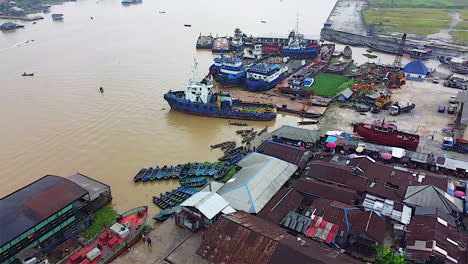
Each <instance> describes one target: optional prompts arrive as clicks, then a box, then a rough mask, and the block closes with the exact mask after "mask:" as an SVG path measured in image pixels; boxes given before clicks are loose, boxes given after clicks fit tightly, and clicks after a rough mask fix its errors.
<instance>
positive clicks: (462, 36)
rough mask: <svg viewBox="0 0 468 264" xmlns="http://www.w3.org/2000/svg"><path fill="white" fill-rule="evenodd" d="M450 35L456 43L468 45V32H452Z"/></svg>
mask: <svg viewBox="0 0 468 264" xmlns="http://www.w3.org/2000/svg"><path fill="white" fill-rule="evenodd" d="M450 35H452V37H453V39H455V42H456V43H458V44H464V45H466V44H468V31H456V30H452V31H451V32H450Z"/></svg>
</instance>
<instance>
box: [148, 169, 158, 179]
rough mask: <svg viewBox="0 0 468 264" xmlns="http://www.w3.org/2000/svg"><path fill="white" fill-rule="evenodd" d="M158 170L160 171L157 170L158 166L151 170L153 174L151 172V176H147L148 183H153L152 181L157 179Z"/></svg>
mask: <svg viewBox="0 0 468 264" xmlns="http://www.w3.org/2000/svg"><path fill="white" fill-rule="evenodd" d="M159 170H160V169H159V167H158V166H156V168H154V169H153V172H151V175H150V176H149V180H150V181H154V180H156V179H157V175H158V173H159Z"/></svg>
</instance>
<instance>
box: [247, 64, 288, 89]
mask: <svg viewBox="0 0 468 264" xmlns="http://www.w3.org/2000/svg"><path fill="white" fill-rule="evenodd" d="M287 71H288V66H287V65H280V64H272V65H262V64H253V65H251V66H249V67H248V69H247V78H246V79H245V85H246V86H247V89H249V91H267V90H270V89H272V88H274V87H275V86H276V85H277V84H278V83H279V82H280V81H282V80H283V79H284V76H285V75H286V72H287Z"/></svg>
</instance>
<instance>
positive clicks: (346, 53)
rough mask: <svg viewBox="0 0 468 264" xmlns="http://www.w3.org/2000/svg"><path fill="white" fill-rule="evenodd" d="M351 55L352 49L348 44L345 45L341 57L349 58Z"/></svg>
mask: <svg viewBox="0 0 468 264" xmlns="http://www.w3.org/2000/svg"><path fill="white" fill-rule="evenodd" d="M352 57H353V50H352V49H351V47H350V46H346V47H344V49H343V58H345V59H351V58H352Z"/></svg>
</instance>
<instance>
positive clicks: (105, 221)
mask: <svg viewBox="0 0 468 264" xmlns="http://www.w3.org/2000/svg"><path fill="white" fill-rule="evenodd" d="M117 216H118V214H117V212H116V211H114V209H112V208H109V207H104V208H101V209H99V210H97V211H96V212H95V213H94V222H93V223H92V224H91V226H90V227H88V228H87V229H86V230H85V231H84V232H83V233H82V234H81V235H82V236H83V237H85V238H93V237H95V236H96V235H97V234H99V233H100V232H101V231H102V230H104V226H108V225H110V224H112V222H114V221H115V219H116V218H117Z"/></svg>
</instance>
